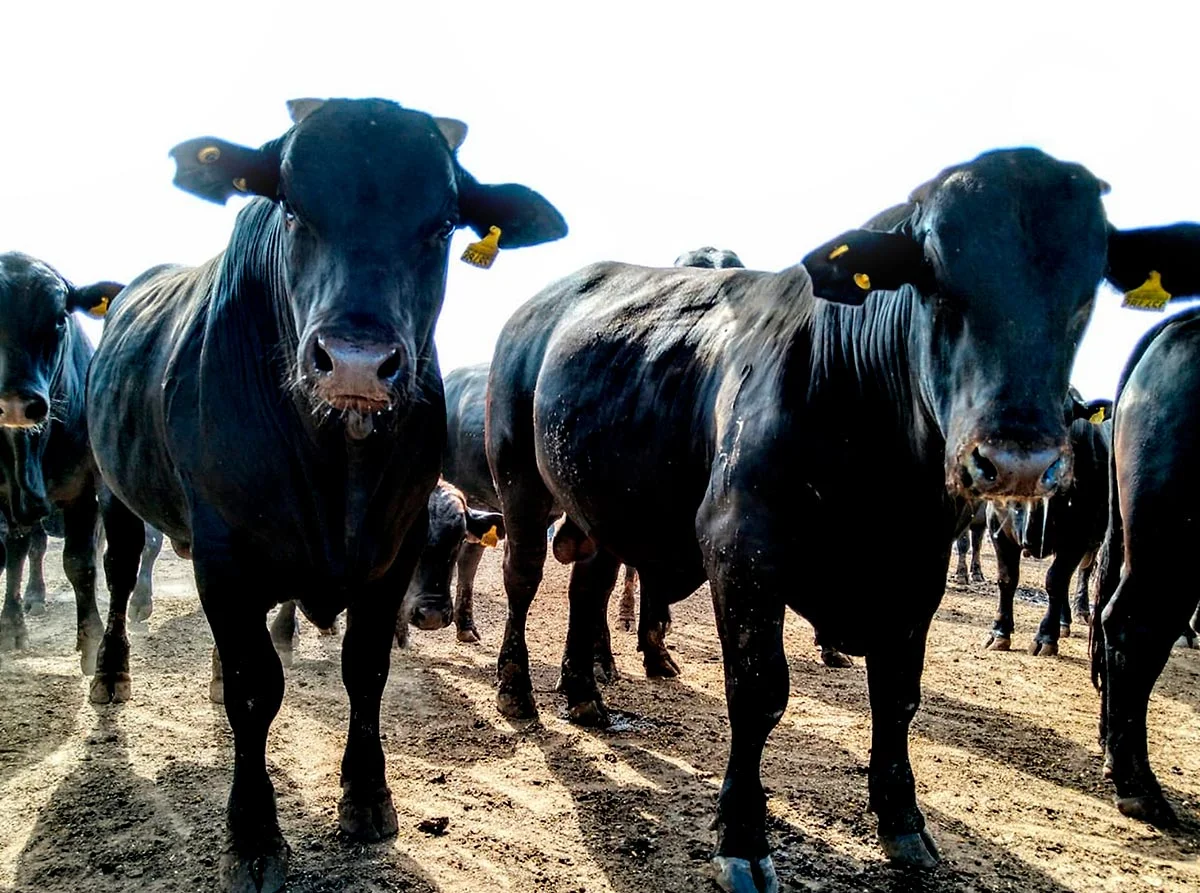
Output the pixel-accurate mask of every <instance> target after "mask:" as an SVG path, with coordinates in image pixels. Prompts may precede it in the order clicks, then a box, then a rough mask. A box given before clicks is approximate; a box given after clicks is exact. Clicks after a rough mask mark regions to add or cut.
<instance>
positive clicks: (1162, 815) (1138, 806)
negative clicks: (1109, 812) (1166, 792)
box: [1116, 794, 1179, 828]
mask: <svg viewBox="0 0 1200 893" xmlns="http://www.w3.org/2000/svg"><path fill="white" fill-rule="evenodd" d="M1116 804H1117V809H1118V810H1120V812H1121V815H1123V816H1128V817H1129V818H1131V819H1138V820H1139V821H1142V822H1146V823H1148V824H1150V825H1154V826H1155V827H1156V828H1172V827H1174V826H1175V825H1177V824H1179V819H1178V818H1177V817H1176V816H1175V810H1173V809H1172V808H1171V804H1169V803H1168V802H1167V800H1166V798H1165V797H1163V795H1162V794H1143V795H1142V796H1140V797H1117V798H1116Z"/></svg>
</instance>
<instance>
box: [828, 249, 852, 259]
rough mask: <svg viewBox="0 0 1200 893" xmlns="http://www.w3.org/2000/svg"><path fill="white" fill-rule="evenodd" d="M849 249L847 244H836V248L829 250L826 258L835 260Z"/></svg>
mask: <svg viewBox="0 0 1200 893" xmlns="http://www.w3.org/2000/svg"><path fill="white" fill-rule="evenodd" d="M849 250H850V246H849V245H838V247H837V248H834V249H833V250H832V251H830V252H829V258H828V259H829V260H837V259H838V258H839V257H841V256H842V255H843V254H845V253H846V252H847V251H849Z"/></svg>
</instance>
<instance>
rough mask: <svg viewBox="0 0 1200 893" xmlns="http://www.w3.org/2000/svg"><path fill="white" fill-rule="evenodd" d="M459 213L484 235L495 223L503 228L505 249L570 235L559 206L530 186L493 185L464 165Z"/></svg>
mask: <svg viewBox="0 0 1200 893" xmlns="http://www.w3.org/2000/svg"><path fill="white" fill-rule="evenodd" d="M458 214H459V219H460V220H461V221H462V225H463V226H469V227H471V229H473V230H475V232H476V233H478V234H479V236H480V237H481V238H482V237H483V236H486V235H487V234H488V232H489V231H490V230H491V228H492V227H493V226H495V227H499V229H500V233H501V235H500V247H501V248H525V247H527V246H529V245H540V244H541V243H542V242H553V241H554V240H555V239H561V238H562V237H563V236H565V235H566V234H567V222H566V221H565V220H563V216H562V214H560V213H558V209H557V208H555V207H554V205H552V204H550V202H548V201H546V199H545V198H543V197H542V196H541V195H539V194H538V193H536V192H534V191H533V190H532V189H530V188H529V187H528V186H522V185H520V184H519V183H502V184H500V185H499V186H489V185H486V184H484V183H480V182H479V181H477V180H476V179H475V178H474V177H472V176H471V175H470V174H469V173H467V172H466V171H465V170H463V169H462V168H459V171H458Z"/></svg>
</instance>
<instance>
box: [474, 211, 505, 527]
mask: <svg viewBox="0 0 1200 893" xmlns="http://www.w3.org/2000/svg"><path fill="white" fill-rule="evenodd" d="M493 228H494V227H493ZM479 542H481V543H483V545H485V546H487V547H488V548H489V549H494V548H496V546H498V545H499V544H500V536H499V534H497V533H496V525H495V524H493V525H492V526H491V527H489V528H488V532H487V533H485V534H484V535H483V536H481V537H480V538H479Z"/></svg>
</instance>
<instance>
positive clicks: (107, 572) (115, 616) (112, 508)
mask: <svg viewBox="0 0 1200 893" xmlns="http://www.w3.org/2000/svg"><path fill="white" fill-rule="evenodd" d="M87 502H88V508H89V509H90V511H88V512H80V513H79V517H76V513H75V510H74V508H72V509H68V510H67V511H66V512H64V513H63V516H64V518H65V520H66V523H67V539H66V544H65V545H64V546H63V566H64V567H66V566H67V562H68V557H67V556H68V554H69V553H70V554H74V553H75V551H76V550H79V551H80V553H81V556H82V557H83V558H86V559H87V560H88V562H89V564H88V568H87V571H88V577H87V579H88V580H89V586H90V592H91V601H92V608H91V609H92V611H93V612H94V611H95V609H96V608H95V603H96V595H95V586H96V566H95V560H96V559H95V555H96V553H95V547H94V544H95V535H96V533H95V531H96V516H95V502H94V501H93V500H87ZM101 510H102V511H103V514H104V533H105V538H106V540H107V546H106V548H105V550H104V576H105V579H106V580H107V582H108V625H107V627H105V630H104V637H103V639H101V640H100V650H99V653H98V654H97V655H96V668H97V669H96V676H95V678H94V679H93V680H92V685H91V688H90V690H89V692H88V697H89V698H90V699H91V701H92V703H93V704H107V703H109V702H110V701H112V702H120V701H128V700H129V698H130V695H131V694H132V691H131V680H130V676H129V635H128V631H127V629H126V619H127V617H126V614H127V611H128V609H129V596H130V594H131V593H132V592H133V587H134V586H135V585H137V573H138V562H139V561H140V560H141V554H142V547H143V546H144V545H145V538H146V526H145V524H143V523H142V520H141V518H139V517H138V516H137V515H135V514H134V513H133V512H131V511H130V510H129V509H128V508H127V507H126V506H125V505H124V504H123V503H121V502H120V501H119V500H118V499H117V498H116V497H115V496H113V495H112V494H109V493H105V494H104V497H103V504H102V505H101ZM76 543H78V544H79V545H76ZM67 576H68V577H70V576H71V571H70V570H68V571H67ZM71 582H72V584H74V585H75V597H76V599H79V592H80V586H79V584H75V580H74V579H72V580H71ZM97 625H99V616H97ZM84 672H87V671H86V670H85V671H84Z"/></svg>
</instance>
